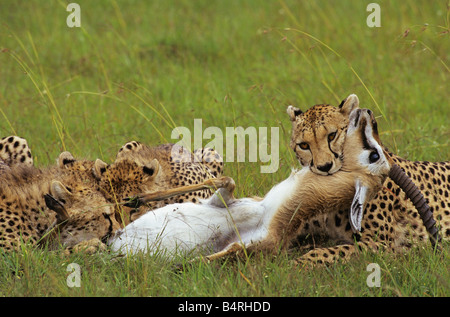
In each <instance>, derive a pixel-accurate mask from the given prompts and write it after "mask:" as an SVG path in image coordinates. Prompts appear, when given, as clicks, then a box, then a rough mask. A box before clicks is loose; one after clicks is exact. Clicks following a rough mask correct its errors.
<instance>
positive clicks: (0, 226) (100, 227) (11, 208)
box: [0, 137, 223, 250]
mask: <svg viewBox="0 0 450 317" xmlns="http://www.w3.org/2000/svg"><path fill="white" fill-rule="evenodd" d="M3 141H4V142H5V144H4V146H3V147H2V148H3V149H6V150H5V151H4V153H5V154H4V155H3V156H2V158H5V160H4V161H5V162H8V165H6V164H5V170H7V173H5V174H4V175H3V179H2V183H1V185H0V194H1V196H0V198H1V200H0V248H3V249H5V250H11V249H15V248H17V247H18V246H19V245H20V243H21V242H30V243H33V244H34V243H37V242H38V241H42V239H43V238H44V237H45V236H46V235H47V234H48V233H49V230H50V229H51V228H53V227H54V224H55V222H56V218H57V214H55V213H54V212H53V211H57V210H59V209H61V208H63V209H68V210H70V214H69V218H68V219H67V221H66V222H65V225H64V231H61V233H60V235H59V238H60V239H59V240H58V241H59V243H60V244H64V245H65V247H66V248H68V249H69V250H71V249H73V248H75V249H77V248H78V246H79V245H91V244H90V243H87V244H86V242H89V241H94V243H92V245H95V244H98V245H100V244H101V241H105V239H106V238H107V237H108V236H109V235H111V234H112V233H114V232H115V231H116V230H117V229H118V228H120V227H123V226H124V225H125V224H127V223H129V222H130V221H132V220H134V219H136V218H137V217H138V216H139V215H140V213H139V211H138V210H139V209H137V208H127V207H124V206H122V204H119V203H118V202H122V201H123V200H124V199H125V198H127V197H129V196H132V195H135V194H137V193H141V192H143V191H150V192H151V191H157V190H161V189H165V188H171V187H173V186H176V185H177V181H179V182H180V183H181V184H184V183H185V181H187V182H193V183H196V182H200V181H204V180H206V179H209V178H211V177H214V175H220V173H221V169H222V168H223V165H222V163H221V161H220V162H218V163H217V165H216V163H214V166H215V167H216V168H215V169H214V168H210V167H211V166H210V167H208V164H210V163H211V162H212V161H211V160H209V159H208V161H207V162H206V161H205V162H192V163H188V162H186V163H185V162H172V161H175V160H176V159H175V158H172V157H171V156H170V155H167V154H168V153H170V152H171V151H170V150H171V149H172V148H173V146H172V145H162V146H159V147H155V148H149V147H147V146H144V145H142V144H140V143H138V142H135V141H133V142H130V143H127V144H125V145H124V146H123V147H122V148H121V150H120V151H119V153H118V155H117V157H116V161H115V162H114V163H113V164H111V165H107V164H106V163H104V162H103V161H101V160H96V161H95V162H94V161H88V160H76V159H75V158H74V157H73V156H72V155H71V154H70V153H69V152H63V153H61V155H60V156H59V159H58V164H57V166H52V167H50V168H46V169H37V168H35V167H33V166H32V160H31V161H26V160H22V159H21V156H19V155H13V151H12V149H14V148H17V149H25V147H24V148H22V147H19V146H13V147H12V148H10V149H8V147H9V146H10V145H11V144H12V145H14V144H15V142H16V141H23V142H24V144H26V140H24V139H21V138H18V137H7V138H4V139H3ZM3 141H2V142H3ZM138 145H139V146H138ZM26 148H27V149H28V146H27V147H26ZM25 153H30V151H29V149H28V151H27V152H25ZM200 153H203V151H202V152H200ZM205 153H209V154H210V156H214V157H215V155H216V153H215V152H214V151H209V150H205ZM191 155H192V154H191ZM210 156H208V158H210ZM26 157H28V158H31V154H30V155H28V154H27V156H26ZM155 157H156V158H158V159H159V161H158V159H156V158H155ZM14 160H18V162H15V161H14ZM159 162H161V163H159ZM19 163H20V164H19ZM204 163H207V164H205V165H203V164H204ZM177 178H181V180H178V179H177ZM48 194H50V197H54V198H55V199H56V201H57V203H56V204H52V206H50V207H49V206H47V204H46V203H47V200H45V199H44V196H46V195H48ZM207 195H209V193H208V192H206V191H205V192H203V193H195V194H193V195H188V196H180V197H177V199H178V200H180V199H186V200H189V201H194V202H195V201H196V200H198V199H199V197H202V198H203V197H206V196H207ZM83 202H84V203H83ZM161 204H164V203H163V202H161V203H159V204H158V206H161ZM55 206H56V210H55ZM124 209H125V210H126V211H128V213H127V212H125V213H124ZM52 210H53V211H52ZM141 210H143V209H141ZM124 215H126V216H124ZM124 219H126V220H124ZM55 246H56V244H55V241H52V245H51V247H52V248H53V247H55Z"/></svg>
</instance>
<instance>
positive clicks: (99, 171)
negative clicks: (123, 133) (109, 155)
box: [93, 159, 108, 179]
mask: <svg viewBox="0 0 450 317" xmlns="http://www.w3.org/2000/svg"><path fill="white" fill-rule="evenodd" d="M107 168H108V164H106V163H105V162H103V161H102V160H101V159H96V160H95V163H94V168H93V172H94V176H95V178H96V179H100V178H102V175H103V173H104V172H106V169H107Z"/></svg>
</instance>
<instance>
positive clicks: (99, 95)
mask: <svg viewBox="0 0 450 317" xmlns="http://www.w3.org/2000/svg"><path fill="white" fill-rule="evenodd" d="M69 2H70V1H36V0H35V1H27V4H26V5H17V4H16V3H14V2H7V1H0V22H1V23H0V50H1V53H0V77H1V79H2V83H1V85H0V110H1V111H0V135H1V136H6V135H10V134H17V135H20V136H22V137H24V138H26V139H27V140H28V142H29V145H30V147H31V149H32V152H33V156H34V159H35V163H36V165H38V166H45V165H48V164H53V162H54V160H55V158H56V157H57V156H58V154H59V153H60V152H61V151H63V150H69V151H71V152H72V153H73V154H74V155H75V156H76V157H86V158H90V159H95V158H97V157H99V158H101V159H103V160H104V161H107V162H111V161H113V160H114V157H115V154H116V153H117V150H118V149H119V147H120V146H121V145H123V144H124V143H125V142H127V141H130V140H133V139H134V140H139V141H141V142H144V143H146V144H150V145H151V144H159V143H164V142H174V141H175V140H171V139H170V134H171V131H172V129H173V128H174V127H175V126H186V127H188V128H190V129H193V123H194V121H193V119H194V118H201V119H202V120H203V129H205V128H206V127H208V126H217V127H219V128H221V129H223V131H225V127H232V126H243V127H249V126H254V127H256V128H258V127H272V126H274V127H280V169H279V171H278V172H277V173H274V174H261V173H260V172H259V171H260V169H259V165H260V163H238V162H227V163H226V164H225V174H226V175H229V176H231V177H233V178H234V179H235V180H236V183H237V192H238V194H239V196H249V195H263V194H264V193H265V192H267V191H268V190H269V188H270V187H271V186H273V184H275V183H276V182H278V181H280V180H282V179H284V178H285V177H286V176H287V175H288V174H289V171H290V168H291V167H294V166H298V163H297V162H296V160H295V157H294V156H293V154H292V153H291V151H290V150H289V147H288V145H289V133H290V123H289V121H288V118H287V115H286V113H285V110H286V107H287V105H289V104H292V105H295V106H297V107H300V108H302V109H307V108H308V107H310V106H312V105H314V104H317V103H330V104H334V105H337V104H339V102H340V101H341V100H342V99H343V98H345V97H346V96H348V95H349V94H351V93H356V94H357V95H358V96H359V98H360V101H361V106H363V107H368V108H371V109H372V110H374V111H375V113H376V114H377V115H378V121H379V127H380V131H381V137H382V139H383V141H384V143H385V144H386V145H387V146H388V147H389V148H390V149H391V150H393V151H394V152H396V153H398V154H400V155H401V156H403V157H405V158H408V159H412V160H429V161H443V160H448V159H449V157H450V147H449V143H448V140H449V136H450V107H449V103H448V100H449V97H450V96H449V92H448V91H449V89H448V79H449V67H450V63H449V57H450V56H449V52H450V49H449V48H450V45H449V43H450V42H449V36H450V35H449V27H450V23H449V20H450V18H449V16H450V12H449V11H448V9H447V2H446V1H433V2H429V1H419V2H418V1H401V2H400V1H395V2H393V1H377V3H379V4H380V6H381V23H382V27H381V28H369V27H367V26H366V18H367V16H368V14H369V13H368V12H366V5H367V4H368V3H369V2H367V3H365V2H364V1H340V2H339V4H336V3H334V2H330V1H256V0H254V1H252V0H245V1H237V0H230V1H206V0H204V1H203V0H202V1H199V0H195V1H181V0H180V1H111V2H107V1H84V0H79V1H77V3H79V4H80V6H81V21H82V22H81V23H82V28H73V29H71V28H68V27H67V26H66V18H67V16H68V14H69V13H68V12H66V11H65V7H66V5H67V3H69ZM407 30H408V32H405V31H407ZM406 34H407V36H405V35H406ZM207 142H209V140H205V141H204V143H207ZM448 251H449V248H448V246H447V247H446V248H444V253H443V255H442V256H440V257H437V256H434V255H432V254H431V253H430V252H431V251H430V250H428V249H418V250H414V251H411V252H410V253H407V254H405V255H397V256H393V255H389V254H366V255H363V256H362V257H360V258H357V259H354V260H353V261H351V262H350V263H349V264H346V265H338V264H337V265H334V266H331V267H328V268H322V269H314V270H308V271H298V270H296V269H294V268H293V267H292V266H291V264H290V261H289V260H291V259H293V258H294V256H293V255H281V256H279V257H277V258H275V259H273V258H265V257H262V258H261V257H258V256H255V257H253V258H251V259H250V260H249V261H248V262H246V261H241V262H237V263H230V262H226V263H225V264H224V263H214V264H211V265H203V264H202V265H200V264H199V265H194V267H192V268H190V269H189V270H188V271H187V272H185V273H182V274H175V273H174V272H173V270H172V269H171V263H167V262H165V261H163V260H162V259H157V258H152V257H137V258H135V259H129V260H123V259H119V260H115V261H112V259H111V255H109V254H101V255H94V256H87V255H73V256H70V257H64V256H62V255H61V254H59V253H58V252H56V253H48V252H43V251H39V250H37V251H36V250H31V249H28V248H25V249H24V250H23V252H18V253H14V254H12V255H2V256H1V260H0V266H1V267H0V272H1V273H0V274H1V275H0V276H1V278H0V295H6V296H28V295H33V296H44V295H62V296H72V295H75V296H80V295H81V296H110V295H124V296H148V295H152V296H157V295H160V296H216V295H217V296H298V295H301V296H335V295H336V296H380V295H382V296H397V295H405V296H449V294H450V286H449V281H450V278H449V272H448V260H449V259H448ZM72 262H75V263H78V264H79V265H80V266H81V268H82V279H81V287H80V288H68V287H67V285H66V277H67V275H68V274H69V272H67V271H66V268H67V265H68V264H69V263H72ZM372 262H376V263H378V264H379V265H380V266H381V269H382V284H381V285H382V286H381V288H369V287H367V285H366V283H365V280H366V278H367V276H368V274H369V272H366V267H367V264H368V263H372Z"/></svg>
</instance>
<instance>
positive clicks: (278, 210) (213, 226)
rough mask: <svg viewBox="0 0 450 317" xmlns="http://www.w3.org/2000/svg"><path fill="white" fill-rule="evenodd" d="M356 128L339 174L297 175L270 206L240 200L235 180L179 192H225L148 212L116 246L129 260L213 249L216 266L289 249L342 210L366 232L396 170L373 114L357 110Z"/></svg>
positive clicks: (272, 196)
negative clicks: (241, 255)
mask: <svg viewBox="0 0 450 317" xmlns="http://www.w3.org/2000/svg"><path fill="white" fill-rule="evenodd" d="M349 121H350V124H349V128H348V130H347V141H346V144H345V146H346V147H345V150H344V155H345V157H344V165H343V167H342V168H341V170H340V171H339V172H337V173H335V174H333V175H330V176H321V175H317V174H314V173H312V172H311V171H310V170H309V169H308V168H304V169H302V170H300V171H293V172H292V173H291V175H290V176H289V177H288V178H287V179H286V180H285V181H283V182H281V183H279V184H277V185H276V186H274V187H273V188H272V189H271V190H270V191H269V192H268V193H267V195H266V196H265V197H264V198H263V199H254V198H242V199H235V198H234V197H233V190H234V187H235V185H234V182H233V180H232V179H231V178H219V179H218V180H213V181H209V182H206V183H204V184H200V185H195V186H187V187H184V188H180V189H174V190H173V191H172V192H171V193H169V195H171V194H179V193H181V192H183V191H192V190H195V189H203V188H204V187H208V186H211V187H214V186H223V187H222V188H220V189H219V190H218V191H217V192H216V193H215V195H213V196H212V197H210V198H209V199H207V200H204V201H202V202H201V203H199V204H191V203H184V204H172V205H168V206H165V207H163V208H160V209H157V210H153V211H149V212H148V213H147V214H145V215H144V216H142V217H141V218H139V219H137V220H136V221H134V222H133V223H131V224H130V225H128V226H127V227H125V229H124V230H121V231H119V232H118V234H116V236H114V237H113V238H112V239H110V241H109V244H110V245H111V246H112V249H113V250H117V251H120V252H122V253H126V254H128V253H134V252H138V251H144V252H151V253H154V252H156V250H164V251H167V252H168V254H169V255H173V254H175V253H176V252H179V251H188V252H190V251H192V250H195V249H198V248H200V249H205V248H206V249H208V250H209V251H212V252H213V254H212V255H210V256H208V257H207V259H211V260H212V259H215V258H217V257H221V256H224V255H226V254H229V253H233V252H236V251H238V250H241V249H243V248H245V249H247V250H249V251H257V250H261V251H265V252H278V251H279V250H280V249H285V248H286V247H288V246H289V245H290V243H291V241H292V240H293V239H294V238H295V237H296V236H297V232H298V231H299V230H300V228H301V227H302V225H303V224H304V223H305V221H307V220H308V219H309V218H310V217H311V216H313V215H317V214H318V213H327V212H330V211H334V210H335V209H336V208H340V209H350V217H349V218H350V219H351V223H352V226H353V229H354V230H355V231H356V230H359V229H360V224H361V219H362V212H363V210H364V209H363V208H364V205H365V203H366V201H368V200H369V199H371V198H372V197H373V196H374V195H375V194H376V193H377V192H378V191H379V190H380V189H381V186H382V183H383V181H384V179H385V178H386V176H387V174H388V172H389V170H390V164H389V162H388V159H387V158H386V156H385V155H384V153H383V150H382V148H381V146H380V144H379V139H378V136H377V131H376V124H375V120H374V117H373V114H372V113H371V111H370V110H366V109H357V110H355V111H353V112H352V113H351V115H350V120H349ZM202 186H203V187H202ZM159 194H162V193H159ZM159 194H157V193H154V194H150V195H142V196H140V197H138V200H139V201H140V202H142V203H145V202H148V201H150V200H153V199H154V198H155V197H157V196H158V195H159ZM166 197H167V196H166Z"/></svg>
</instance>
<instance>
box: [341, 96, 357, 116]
mask: <svg viewBox="0 0 450 317" xmlns="http://www.w3.org/2000/svg"><path fill="white" fill-rule="evenodd" d="M356 108H359V99H358V96H357V95H355V94H351V95H350V96H348V97H347V98H345V99H344V100H342V102H341V104H340V105H339V111H340V112H341V113H342V114H344V115H345V116H348V115H349V114H350V112H352V110H353V109H356Z"/></svg>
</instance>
